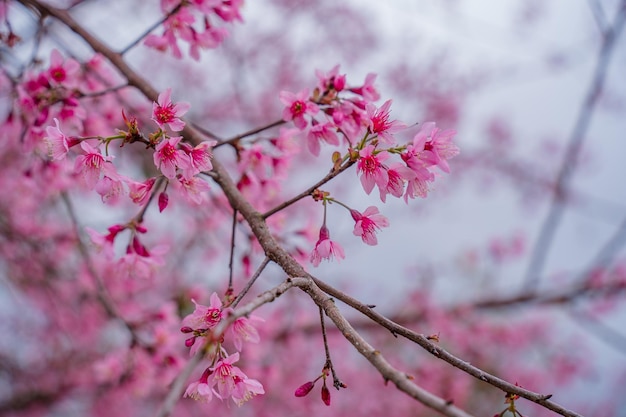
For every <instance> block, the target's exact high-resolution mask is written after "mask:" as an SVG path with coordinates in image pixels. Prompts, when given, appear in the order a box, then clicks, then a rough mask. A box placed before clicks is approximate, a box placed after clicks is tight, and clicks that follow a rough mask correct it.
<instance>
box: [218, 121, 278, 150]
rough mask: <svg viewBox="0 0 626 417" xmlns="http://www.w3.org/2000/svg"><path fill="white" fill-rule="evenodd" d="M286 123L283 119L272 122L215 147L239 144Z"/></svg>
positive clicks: (219, 143)
mask: <svg viewBox="0 0 626 417" xmlns="http://www.w3.org/2000/svg"><path fill="white" fill-rule="evenodd" d="M285 123H286V122H285V121H284V120H282V119H281V120H277V121H275V122H272V123H270V124H267V125H265V126H261V127H257V128H254V129H250V130H248V131H247V132H244V133H241V134H239V135H237V136H233V137H232V138H229V139H226V140H223V141H221V142H218V144H217V145H215V146H214V148H217V147H220V146H222V145H227V144H232V143H234V142H237V141H239V140H241V139H243V138H246V137H248V136H252V135H256V134H257V133H261V132H263V131H264V130H268V129H271V128H273V127H276V126H280V125H282V124H285Z"/></svg>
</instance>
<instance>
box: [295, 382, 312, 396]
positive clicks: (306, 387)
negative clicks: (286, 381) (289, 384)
mask: <svg viewBox="0 0 626 417" xmlns="http://www.w3.org/2000/svg"><path fill="white" fill-rule="evenodd" d="M314 385H315V383H314V382H313V381H309V382H306V383H304V384H302V385H301V386H300V387H299V388H298V389H297V390H296V392H295V396H296V397H304V396H305V395H307V394H308V393H309V392H311V390H312V389H313V386H314Z"/></svg>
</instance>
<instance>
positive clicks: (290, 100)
mask: <svg viewBox="0 0 626 417" xmlns="http://www.w3.org/2000/svg"><path fill="white" fill-rule="evenodd" d="M279 98H280V101H282V102H283V104H284V105H285V106H287V107H285V109H284V110H283V120H286V121H289V120H293V124H294V125H295V126H296V127H297V128H298V129H300V130H304V128H305V127H306V125H307V121H306V119H305V118H304V115H306V114H309V115H313V114H316V113H317V112H318V111H319V108H318V107H317V105H316V104H315V103H313V102H311V101H310V100H309V90H308V89H306V88H305V89H304V90H302V91H300V92H299V93H298V94H294V93H290V92H289V91H281V92H280V94H279Z"/></svg>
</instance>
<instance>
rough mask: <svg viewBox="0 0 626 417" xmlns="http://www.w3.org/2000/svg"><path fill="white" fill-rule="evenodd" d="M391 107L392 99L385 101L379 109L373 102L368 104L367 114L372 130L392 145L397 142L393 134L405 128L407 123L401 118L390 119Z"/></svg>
mask: <svg viewBox="0 0 626 417" xmlns="http://www.w3.org/2000/svg"><path fill="white" fill-rule="evenodd" d="M390 107H391V100H387V101H385V103H384V104H383V105H382V106H381V107H380V108H378V109H377V108H376V106H374V105H373V104H368V106H367V116H368V117H369V119H370V126H369V128H370V131H371V132H372V133H374V134H375V135H378V138H379V139H380V140H381V141H383V142H385V143H387V144H389V145H392V144H394V143H395V140H394V138H393V136H392V135H393V134H394V133H397V132H399V131H401V130H404V129H405V128H406V125H405V124H404V123H402V122H400V121H399V120H392V121H389V108H390Z"/></svg>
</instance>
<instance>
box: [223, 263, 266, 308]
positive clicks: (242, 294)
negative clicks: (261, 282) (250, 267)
mask: <svg viewBox="0 0 626 417" xmlns="http://www.w3.org/2000/svg"><path fill="white" fill-rule="evenodd" d="M269 262H270V258H268V257H265V259H263V262H261V265H259V267H258V268H257V270H256V271H255V272H254V275H252V278H250V280H249V281H248V283H247V284H246V286H245V287H243V289H242V290H241V291H240V292H239V295H237V298H235V300H234V301H233V303H232V304H231V307H232V308H235V307H237V304H239V302H240V301H241V300H242V299H243V297H245V295H246V294H247V293H248V291H250V288H252V286H253V285H254V282H255V281H256V279H257V278H258V277H259V276H260V275H261V272H263V270H264V269H265V267H266V266H267V264H269Z"/></svg>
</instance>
